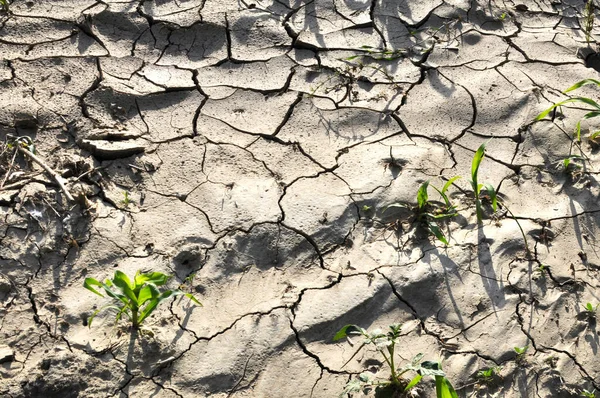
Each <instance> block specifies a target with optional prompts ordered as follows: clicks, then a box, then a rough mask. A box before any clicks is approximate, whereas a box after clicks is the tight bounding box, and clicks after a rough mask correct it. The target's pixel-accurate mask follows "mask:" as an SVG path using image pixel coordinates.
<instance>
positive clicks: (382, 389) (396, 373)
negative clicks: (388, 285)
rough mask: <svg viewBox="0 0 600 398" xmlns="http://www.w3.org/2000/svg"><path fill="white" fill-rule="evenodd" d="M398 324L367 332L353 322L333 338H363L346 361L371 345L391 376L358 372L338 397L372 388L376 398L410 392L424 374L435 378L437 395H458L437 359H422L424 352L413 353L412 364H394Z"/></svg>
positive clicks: (451, 397) (448, 397) (445, 397)
mask: <svg viewBox="0 0 600 398" xmlns="http://www.w3.org/2000/svg"><path fill="white" fill-rule="evenodd" d="M401 327H402V326H401V325H399V324H395V325H390V327H389V331H388V333H383V332H382V331H380V330H374V331H373V332H371V333H369V332H368V331H366V330H365V329H363V328H361V327H359V326H356V325H346V326H344V327H343V328H342V329H340V331H339V332H337V333H336V334H335V336H334V338H333V340H334V341H338V340H341V339H343V338H349V337H350V336H353V335H357V336H362V337H364V338H365V340H364V341H363V343H362V344H361V345H360V347H359V348H358V350H356V352H355V353H354V354H353V355H352V357H350V359H349V360H348V361H346V363H345V364H344V365H343V366H345V365H346V364H347V363H348V362H350V361H351V360H352V358H354V357H355V356H356V355H357V354H358V353H359V351H360V350H361V349H362V348H363V347H365V346H367V345H374V346H375V349H376V350H377V351H378V352H379V353H380V354H381V356H382V357H383V359H384V360H385V363H386V364H387V366H388V367H389V370H390V377H389V378H388V379H387V380H374V379H371V377H370V376H369V375H368V374H367V373H361V374H360V375H359V376H358V379H356V380H352V381H350V382H349V383H348V384H347V385H346V387H345V388H344V391H343V392H342V394H341V395H340V397H343V396H346V395H347V394H350V393H355V392H360V391H363V392H366V391H369V390H371V389H372V388H375V396H376V397H377V398H393V397H404V396H407V394H409V393H410V390H411V389H413V388H414V387H415V386H416V385H417V384H418V383H419V382H420V381H421V379H422V378H423V377H424V376H433V377H434V378H435V385H436V394H437V398H458V394H457V393H456V391H455V390H454V388H453V387H452V384H451V383H450V381H449V380H448V379H447V378H446V375H445V373H444V371H443V370H442V368H441V365H440V363H439V362H432V361H423V362H421V360H422V359H423V354H418V355H416V356H415V357H414V358H413V359H412V361H411V363H409V364H407V365H405V366H402V367H396V363H395V354H396V352H395V350H396V345H397V344H398V343H399V340H400V331H401ZM409 372H410V373H412V374H414V376H412V377H411V378H406V376H407V374H408V373H409Z"/></svg>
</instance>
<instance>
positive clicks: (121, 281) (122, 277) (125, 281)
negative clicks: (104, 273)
mask: <svg viewBox="0 0 600 398" xmlns="http://www.w3.org/2000/svg"><path fill="white" fill-rule="evenodd" d="M113 283H114V284H115V285H117V286H118V287H120V288H121V289H123V288H122V286H123V285H127V286H128V287H129V289H130V290H133V289H135V285H134V284H133V283H132V282H131V280H130V279H129V277H128V276H127V275H126V274H125V273H124V272H121V271H115V276H114V277H113Z"/></svg>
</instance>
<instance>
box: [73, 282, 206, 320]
mask: <svg viewBox="0 0 600 398" xmlns="http://www.w3.org/2000/svg"><path fill="white" fill-rule="evenodd" d="M168 279H169V276H167V275H165V274H162V273H160V272H147V273H145V272H141V271H138V272H137V273H136V274H135V278H134V279H133V281H131V280H130V279H129V277H128V276H127V275H125V274H124V273H123V272H121V271H115V275H114V277H113V279H107V280H106V281H105V282H104V283H102V282H99V281H97V280H96V279H94V278H85V282H84V283H83V286H84V287H85V288H86V289H88V290H89V291H91V292H92V293H95V294H97V295H99V296H101V297H104V295H102V294H101V293H100V292H98V290H96V289H95V288H94V287H99V288H101V289H104V292H105V293H106V295H107V296H108V297H110V298H112V299H114V301H115V302H114V303H113V304H109V305H106V306H104V307H102V308H100V309H98V310H96V311H95V312H94V313H93V314H92V316H91V317H90V319H89V320H88V325H89V326H90V327H91V326H92V321H93V320H94V318H95V317H96V315H98V313H99V312H101V311H103V310H107V309H111V310H115V311H116V312H117V314H116V317H115V323H116V322H118V321H119V320H120V319H121V317H122V316H123V315H125V316H127V317H128V318H129V320H130V321H131V326H132V327H133V328H134V329H138V328H139V327H140V325H141V324H142V322H143V321H144V320H145V319H146V318H147V317H148V316H150V314H152V312H153V311H154V310H155V309H156V307H157V306H158V304H160V303H161V302H163V301H165V300H167V299H169V298H171V297H175V296H179V295H184V296H186V297H188V298H189V299H190V300H191V301H193V302H194V303H196V304H197V305H200V306H201V305H202V304H200V302H199V301H198V300H197V299H196V298H195V297H194V296H193V295H192V294H190V293H184V292H182V291H181V290H179V289H177V290H165V291H163V292H160V291H159V289H158V286H162V285H164V284H165V283H167V281H168Z"/></svg>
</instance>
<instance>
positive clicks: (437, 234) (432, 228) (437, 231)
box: [427, 221, 449, 246]
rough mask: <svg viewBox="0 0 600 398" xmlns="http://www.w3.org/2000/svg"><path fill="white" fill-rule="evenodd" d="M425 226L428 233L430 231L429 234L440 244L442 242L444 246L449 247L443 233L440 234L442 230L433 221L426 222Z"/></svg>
mask: <svg viewBox="0 0 600 398" xmlns="http://www.w3.org/2000/svg"><path fill="white" fill-rule="evenodd" d="M427 226H428V227H429V231H431V233H432V234H433V235H434V236H435V237H436V238H437V239H438V240H439V241H440V242H442V243H443V244H444V245H446V246H448V245H449V243H448V240H447V239H446V236H445V235H444V233H443V232H442V230H441V229H440V227H439V226H438V225H437V224H436V223H435V222H434V221H428V222H427Z"/></svg>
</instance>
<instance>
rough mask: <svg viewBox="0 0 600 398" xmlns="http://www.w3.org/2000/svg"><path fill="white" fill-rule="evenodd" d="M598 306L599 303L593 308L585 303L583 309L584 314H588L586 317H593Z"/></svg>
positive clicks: (590, 304)
mask: <svg viewBox="0 0 600 398" xmlns="http://www.w3.org/2000/svg"><path fill="white" fill-rule="evenodd" d="M599 306H600V303H598V304H596V306H595V307H594V306H593V305H592V303H586V304H585V306H584V307H583V308H584V310H585V312H587V313H588V315H590V316H591V315H595V314H596V311H597V310H598V307H599Z"/></svg>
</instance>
